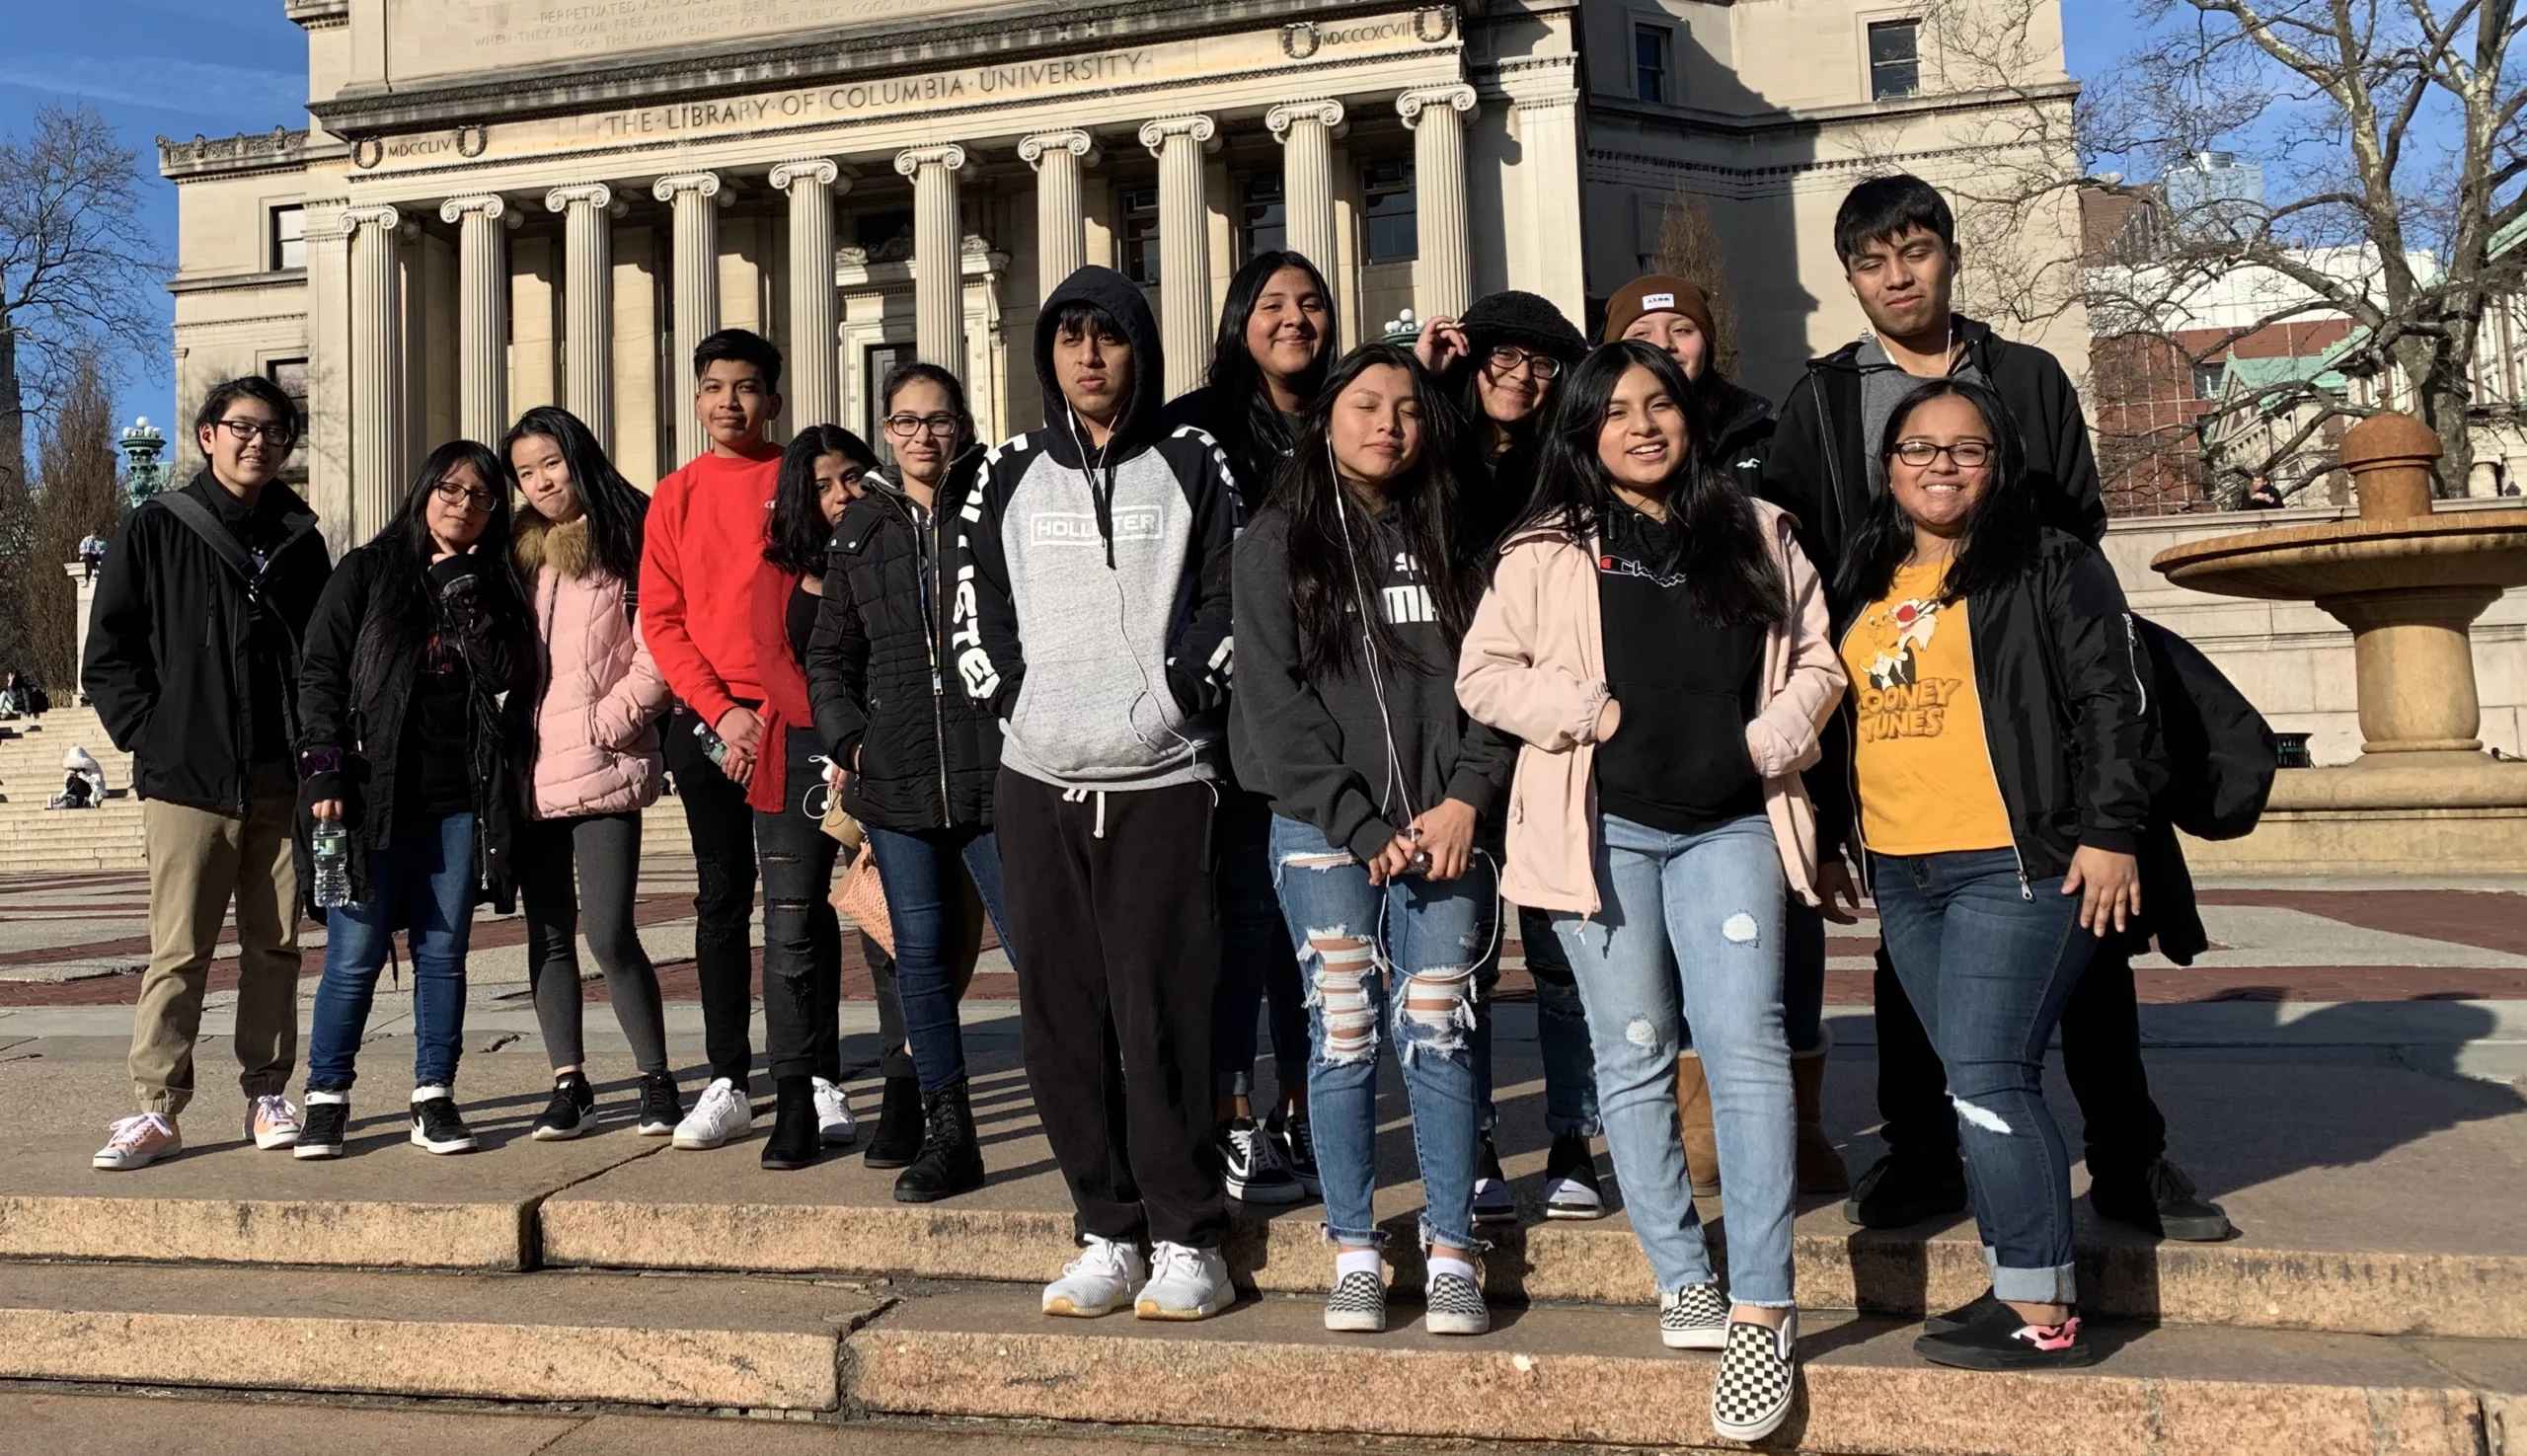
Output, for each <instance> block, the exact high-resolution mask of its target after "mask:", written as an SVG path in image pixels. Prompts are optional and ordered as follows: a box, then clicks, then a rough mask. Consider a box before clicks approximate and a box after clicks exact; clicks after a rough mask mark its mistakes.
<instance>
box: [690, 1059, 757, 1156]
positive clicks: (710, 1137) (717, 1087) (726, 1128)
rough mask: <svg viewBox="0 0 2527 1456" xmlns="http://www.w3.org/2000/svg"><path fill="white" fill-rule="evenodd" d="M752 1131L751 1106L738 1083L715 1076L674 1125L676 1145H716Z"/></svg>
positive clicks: (713, 1146)
mask: <svg viewBox="0 0 2527 1456" xmlns="http://www.w3.org/2000/svg"><path fill="white" fill-rule="evenodd" d="M753 1130H754V1105H753V1104H751V1103H749V1102H747V1101H746V1095H745V1093H743V1092H742V1091H739V1090H738V1088H737V1084H736V1083H734V1082H731V1081H729V1080H728V1079H727V1078H726V1077H715V1078H713V1079H712V1082H711V1085H710V1086H708V1087H705V1088H704V1089H702V1096H701V1097H700V1098H698V1099H696V1100H695V1101H694V1104H693V1111H690V1112H687V1113H685V1114H684V1120H683V1121H681V1122H678V1123H677V1124H675V1145H676V1146H677V1147H680V1148H696V1149H699V1148H716V1147H718V1146H720V1145H721V1144H722V1143H725V1142H727V1140H728V1139H730V1138H732V1137H743V1136H745V1135H746V1134H747V1133H749V1132H752V1131H753Z"/></svg>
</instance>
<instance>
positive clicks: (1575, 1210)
mask: <svg viewBox="0 0 2527 1456" xmlns="http://www.w3.org/2000/svg"><path fill="white" fill-rule="evenodd" d="M1544 1216H1545V1217H1547V1218H1582V1219H1584V1218H1603V1217H1605V1216H1606V1194H1605V1190H1604V1189H1603V1188H1600V1187H1599V1186H1598V1184H1597V1159H1596V1155H1595V1154H1594V1153H1591V1152H1590V1151H1589V1150H1588V1139H1587V1137H1586V1135H1584V1134H1582V1133H1577V1132H1566V1133H1564V1134H1562V1135H1561V1136H1560V1137H1557V1138H1555V1139H1554V1140H1553V1151H1551V1152H1549V1153H1547V1154H1546V1155H1545V1160H1544Z"/></svg>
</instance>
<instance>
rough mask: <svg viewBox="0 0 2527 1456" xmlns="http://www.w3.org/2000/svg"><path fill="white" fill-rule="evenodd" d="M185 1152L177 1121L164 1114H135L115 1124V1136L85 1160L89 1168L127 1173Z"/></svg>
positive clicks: (182, 1136)
mask: <svg viewBox="0 0 2527 1456" xmlns="http://www.w3.org/2000/svg"><path fill="white" fill-rule="evenodd" d="M184 1150H185V1139H184V1135H183V1134H182V1133H179V1132H178V1131H176V1119H175V1118H173V1117H171V1116H169V1115H167V1114H166V1113H165V1112H135V1113H133V1114H132V1115H130V1116H128V1117H125V1118H123V1119H121V1120H120V1121H117V1122H116V1123H115V1125H114V1135H113V1136H112V1137H110V1138H109V1139H107V1141H106V1145H105V1146H104V1147H103V1148H100V1149H98V1151H97V1156H95V1157H93V1158H91V1159H89V1160H88V1162H89V1164H90V1165H91V1166H92V1167H97V1168H104V1169H107V1170H109V1171H111V1172H115V1173H127V1172H129V1171H130V1170H132V1169H134V1168H146V1167H148V1166H149V1165H150V1164H152V1163H155V1162H157V1161H158V1160H159V1159H161V1158H166V1157H172V1156H174V1155H175V1154H177V1153H181V1152H183V1151H184Z"/></svg>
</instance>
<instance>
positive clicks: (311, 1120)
mask: <svg viewBox="0 0 2527 1456" xmlns="http://www.w3.org/2000/svg"><path fill="white" fill-rule="evenodd" d="M331 1095H332V1094H329V1093H318V1094H315V1096H311V1097H309V1098H308V1099H307V1120H306V1121H305V1122H304V1123H302V1124H301V1125H300V1127H299V1129H298V1141H297V1143H296V1144H295V1145H293V1146H292V1147H291V1148H290V1150H289V1155H290V1156H291V1157H293V1158H306V1159H310V1160H313V1159H318V1158H339V1157H341V1156H342V1155H343V1135H344V1134H345V1133H346V1132H348V1131H349V1130H350V1125H351V1105H350V1104H349V1103H347V1102H318V1101H317V1100H316V1098H317V1097H327V1096H331Z"/></svg>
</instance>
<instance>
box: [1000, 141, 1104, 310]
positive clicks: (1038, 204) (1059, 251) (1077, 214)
mask: <svg viewBox="0 0 2527 1456" xmlns="http://www.w3.org/2000/svg"><path fill="white" fill-rule="evenodd" d="M1096 158H1097V146H1096V143H1095V142H1094V141H1092V140H1091V139H1090V138H1089V135H1088V133H1087V132H1085V131H1046V132H1041V133H1038V134H1037V135H1034V136H1031V137H1028V138H1026V139H1025V140H1023V141H1021V142H1019V143H1018V159H1019V160H1020V161H1022V162H1025V163H1026V164H1027V165H1028V166H1030V167H1033V168H1034V169H1035V296H1036V297H1037V298H1038V299H1043V298H1050V297H1051V296H1052V295H1053V290H1054V289H1055V288H1058V287H1060V286H1061V282H1062V279H1064V278H1067V277H1069V276H1070V275H1071V274H1072V273H1075V272H1077V271H1079V268H1080V265H1082V264H1084V263H1086V262H1088V237H1087V214H1086V213H1085V212H1084V211H1082V209H1081V208H1080V205H1079V172H1080V169H1081V168H1082V167H1085V166H1087V165H1089V164H1090V163H1092V162H1094V161H1095V160H1096Z"/></svg>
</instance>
